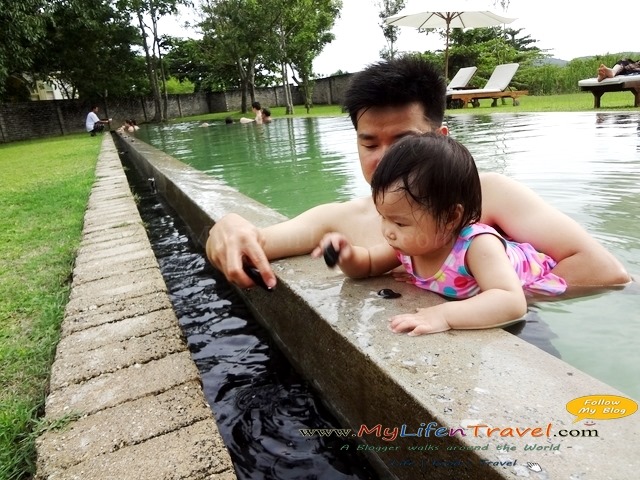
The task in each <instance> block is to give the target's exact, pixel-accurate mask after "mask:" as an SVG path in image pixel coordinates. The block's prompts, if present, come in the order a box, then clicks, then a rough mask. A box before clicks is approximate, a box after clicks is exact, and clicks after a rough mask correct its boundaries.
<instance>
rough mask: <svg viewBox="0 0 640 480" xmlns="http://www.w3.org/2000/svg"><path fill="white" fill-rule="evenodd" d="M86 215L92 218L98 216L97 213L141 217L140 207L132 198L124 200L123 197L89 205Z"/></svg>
mask: <svg viewBox="0 0 640 480" xmlns="http://www.w3.org/2000/svg"><path fill="white" fill-rule="evenodd" d="M85 215H86V216H88V217H92V220H93V219H94V218H95V217H96V215H105V216H106V215H113V216H116V215H131V216H132V217H136V218H138V217H140V212H138V207H137V206H136V204H135V202H133V201H131V200H124V199H122V198H117V199H114V200H106V201H100V202H96V203H95V204H93V205H89V208H87V210H86V212H85Z"/></svg>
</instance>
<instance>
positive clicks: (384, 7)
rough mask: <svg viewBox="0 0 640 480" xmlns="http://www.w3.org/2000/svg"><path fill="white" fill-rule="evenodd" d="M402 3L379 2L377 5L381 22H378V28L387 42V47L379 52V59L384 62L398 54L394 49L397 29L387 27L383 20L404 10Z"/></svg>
mask: <svg viewBox="0 0 640 480" xmlns="http://www.w3.org/2000/svg"><path fill="white" fill-rule="evenodd" d="M404 3H405V1H404V0H380V1H379V2H378V4H377V5H378V7H380V8H381V10H380V13H379V14H378V15H379V17H380V19H381V20H382V22H380V28H382V33H383V35H384V38H385V39H386V41H387V45H386V46H385V47H384V48H383V49H382V50H380V57H382V58H384V59H385V60H391V59H392V58H394V57H395V56H396V54H397V53H398V51H397V50H396V48H395V44H396V42H397V41H398V31H399V27H395V26H393V25H387V24H386V23H384V19H385V18H387V17H390V16H392V15H395V14H396V13H398V12H399V11H400V10H402V9H403V8H404Z"/></svg>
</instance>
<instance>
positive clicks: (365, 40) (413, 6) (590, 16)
mask: <svg viewBox="0 0 640 480" xmlns="http://www.w3.org/2000/svg"><path fill="white" fill-rule="evenodd" d="M377 3H378V0H343V7H342V14H341V18H339V19H338V20H337V21H336V24H335V27H334V29H333V33H334V34H335V36H336V39H335V40H334V41H333V42H332V43H331V44H330V45H327V46H326V47H325V50H324V51H323V52H322V54H321V55H320V56H319V57H318V58H317V59H316V61H315V62H314V68H315V70H316V73H318V74H320V75H330V74H332V73H334V72H335V71H336V70H338V69H340V70H343V71H347V72H355V71H358V70H361V69H362V68H363V67H364V66H365V65H367V64H369V63H371V62H375V61H377V60H379V52H380V50H381V49H382V48H383V47H384V45H385V40H384V36H383V35H382V29H381V28H380V27H379V23H380V19H379V18H378V12H379V10H380V8H379V7H378V6H377ZM438 3H440V2H438ZM480 3H484V4H485V5H487V6H488V7H490V9H491V10H493V11H494V12H495V13H498V14H500V15H503V16H505V17H515V18H517V20H516V21H515V22H513V23H511V24H510V25H509V27H511V28H516V29H517V28H523V29H524V30H523V32H522V33H524V34H526V35H530V36H531V38H533V39H536V40H538V43H537V44H536V45H537V46H538V47H539V48H541V49H549V50H550V51H549V53H551V54H552V55H553V56H554V57H555V58H560V59H563V60H571V59H573V58H576V57H582V56H587V55H596V54H605V53H609V52H610V53H616V52H622V51H640V38H638V35H637V33H635V32H637V30H636V27H634V20H633V18H637V14H638V12H639V11H640V3H639V2H638V0H608V1H607V2H605V3H600V2H596V3H595V4H594V3H591V2H587V1H585V0H511V4H510V6H509V8H508V9H507V11H506V12H505V11H502V10H501V9H500V8H499V7H498V8H496V7H493V6H492V4H493V2H492V1H491V0H489V1H485V2H482V0H481V2H480ZM406 5H407V6H406V9H407V10H411V11H419V10H420V9H424V10H428V5H429V0H408V1H407V2H406ZM596 5H598V7H597V8H596ZM626 19H628V20H626ZM398 47H399V49H400V50H402V51H424V50H427V49H429V50H433V49H442V48H443V47H444V42H443V40H442V39H441V38H440V36H439V35H437V34H431V35H428V36H427V35H425V34H420V33H418V32H417V31H416V30H414V29H412V28H408V27H402V28H401V29H400V36H399V40H398Z"/></svg>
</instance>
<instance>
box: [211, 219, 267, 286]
mask: <svg viewBox="0 0 640 480" xmlns="http://www.w3.org/2000/svg"><path fill="white" fill-rule="evenodd" d="M263 245H264V240H263V238H262V234H261V232H260V230H259V229H258V228H257V227H255V226H254V225H253V224H252V223H250V222H249V221H247V220H245V219H244V218H242V217H241V216H240V215H237V214H235V213H230V214H229V215H226V216H224V217H222V218H221V219H220V220H219V221H218V222H217V223H216V224H215V225H214V226H213V227H212V228H211V230H210V231H209V238H208V239H207V245H206V252H207V258H208V259H209V261H210V262H211V263H212V264H213V266H214V267H216V268H217V269H218V270H220V271H221V272H222V273H223V274H224V276H225V277H227V280H229V282H231V283H233V284H235V285H237V286H238V287H241V288H249V287H253V286H255V283H254V282H253V281H252V280H251V279H250V278H249V277H248V276H247V274H246V273H245V271H244V269H243V266H244V265H245V264H249V265H253V266H254V267H256V268H257V269H258V270H259V271H260V275H261V276H262V279H263V280H264V282H265V284H266V285H267V286H268V287H269V288H273V287H275V286H276V276H275V275H274V273H273V270H271V266H270V265H269V260H268V258H267V256H266V255H265V253H264V250H263Z"/></svg>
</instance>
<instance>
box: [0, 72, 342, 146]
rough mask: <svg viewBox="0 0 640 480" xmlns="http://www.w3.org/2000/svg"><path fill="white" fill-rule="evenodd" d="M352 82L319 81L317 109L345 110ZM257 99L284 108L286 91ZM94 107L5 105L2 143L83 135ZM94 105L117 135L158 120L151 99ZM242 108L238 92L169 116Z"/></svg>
mask: <svg viewBox="0 0 640 480" xmlns="http://www.w3.org/2000/svg"><path fill="white" fill-rule="evenodd" d="M350 77H351V74H344V75H337V76H335V77H328V78H322V79H318V80H316V84H315V87H314V91H313V103H314V104H315V105H331V104H340V103H341V102H342V101H343V98H344V96H343V92H344V90H345V89H346V87H347V85H348V83H349V79H350ZM292 95H293V103H294V104H295V105H301V104H303V103H304V99H303V95H302V93H301V92H300V91H299V89H298V87H297V86H292ZM256 99H257V100H258V101H259V102H260V103H261V104H262V105H263V106H265V107H277V106H284V105H285V95H284V88H283V87H282V86H279V87H268V88H258V89H256ZM90 103H91V102H87V101H83V100H43V101H37V102H19V103H3V104H0V143H8V142H14V141H18V140H28V139H33V138H40V137H49V136H57V135H67V134H70V133H80V132H84V131H85V126H84V122H85V119H86V117H87V113H88V112H89V109H90V108H91V106H92V105H91V104H90ZM93 103H96V104H97V105H98V107H99V108H100V111H99V112H98V116H99V117H100V118H112V119H113V121H112V122H111V129H113V130H115V129H116V128H118V127H119V126H120V125H122V124H123V123H124V120H125V119H127V118H133V119H135V120H136V121H137V122H138V123H144V122H148V121H151V119H153V117H154V114H155V106H154V102H153V98H152V97H107V98H105V99H102V100H100V101H96V102H93ZM241 103H242V95H241V93H240V91H238V90H235V91H229V92H214V93H193V94H184V95H169V96H168V102H167V114H168V117H169V118H181V117H188V116H192V115H202V114H207V113H219V112H229V111H236V110H239V109H240V106H241Z"/></svg>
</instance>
